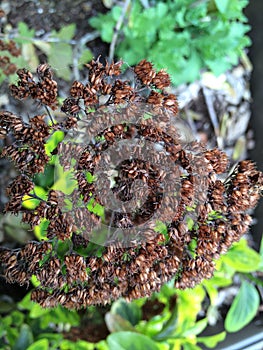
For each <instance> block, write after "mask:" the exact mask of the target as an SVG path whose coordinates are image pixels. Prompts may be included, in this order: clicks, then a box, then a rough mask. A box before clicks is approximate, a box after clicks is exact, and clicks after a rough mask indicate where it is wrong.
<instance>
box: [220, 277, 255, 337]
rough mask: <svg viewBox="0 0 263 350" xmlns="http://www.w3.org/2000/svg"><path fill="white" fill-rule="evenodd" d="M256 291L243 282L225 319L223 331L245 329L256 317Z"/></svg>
mask: <svg viewBox="0 0 263 350" xmlns="http://www.w3.org/2000/svg"><path fill="white" fill-rule="evenodd" d="M259 301H260V298H259V294H258V291H257V289H256V288H255V287H254V286H253V285H252V284H250V283H248V282H247V281H243V282H242V285H241V288H240V290H239V292H238V294H237V295H236V297H235V299H234V301H233V303H232V305H231V307H230V309H229V311H228V313H227V316H226V319H225V329H226V330H227V331H228V332H237V331H239V330H240V329H242V328H243V327H245V326H246V325H247V324H248V323H249V322H250V321H252V320H253V318H254V317H255V316H256V313H257V311H258V307H259Z"/></svg>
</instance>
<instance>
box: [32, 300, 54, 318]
mask: <svg viewBox="0 0 263 350" xmlns="http://www.w3.org/2000/svg"><path fill="white" fill-rule="evenodd" d="M49 312H50V311H49V309H44V308H43V307H41V306H40V305H39V304H36V303H32V307H31V310H30V313H29V317H30V318H38V317H42V316H43V315H45V314H48V313H49Z"/></svg>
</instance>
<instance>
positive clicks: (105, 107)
mask: <svg viewBox="0 0 263 350" xmlns="http://www.w3.org/2000/svg"><path fill="white" fill-rule="evenodd" d="M8 45H9V46H8V47H6V44H5V43H3V42H2V41H0V48H1V47H2V49H3V48H4V49H8V50H9V51H12V52H13V54H14V55H15V54H16V51H15V45H14V44H12V43H11V42H10V43H9V44H8ZM1 62H2V63H1V64H2V65H3V64H8V61H7V60H6V63H5V60H3V58H2V61H1ZM121 67H122V62H117V63H114V62H113V63H110V64H109V63H107V62H106V64H103V63H101V62H100V60H99V58H98V59H97V60H93V61H91V62H90V63H89V64H87V65H86V68H87V69H88V73H87V77H86V78H87V79H86V83H85V84H84V83H83V82H80V81H74V82H73V84H72V86H71V87H70V96H68V97H67V98H65V100H64V102H63V104H62V107H61V110H60V111H57V112H58V114H59V115H61V114H63V113H64V114H63V117H62V118H60V119H59V120H58V121H57V120H56V118H55V116H53V114H52V113H53V112H52V110H56V109H57V108H58V103H57V96H58V90H57V83H56V81H55V80H54V78H53V73H52V70H51V67H50V66H49V65H48V64H42V65H40V66H39V67H38V69H37V72H36V75H34V74H32V73H31V72H29V71H28V70H26V69H19V70H18V71H17V75H18V78H19V79H18V82H17V84H16V85H14V84H13V85H11V86H10V90H11V93H12V94H13V96H14V97H15V98H17V99H26V98H32V99H33V100H36V101H37V102H38V103H39V104H38V106H39V107H41V106H45V107H46V109H47V110H49V113H47V114H43V113H42V112H39V113H37V112H36V115H35V116H33V117H31V118H29V122H25V121H24V119H23V118H22V117H20V116H17V115H15V114H13V113H11V112H8V111H2V112H0V137H1V138H2V139H5V138H6V137H7V136H8V135H10V136H11V137H12V140H13V143H12V144H11V145H9V146H6V147H4V148H3V152H2V156H4V157H9V158H10V159H11V160H12V161H13V162H14V164H15V165H16V167H17V168H18V170H19V172H20V175H19V176H17V178H16V179H15V180H13V182H12V183H11V184H10V185H9V186H8V187H7V194H8V196H9V198H10V199H9V202H8V203H7V204H6V207H5V211H6V212H11V213H14V214H18V213H22V221H23V222H26V223H28V224H29V225H30V227H31V229H34V228H35V227H36V226H37V225H39V224H40V223H43V222H44V223H45V224H46V229H45V233H44V234H45V237H44V238H45V240H43V241H41V242H37V241H32V242H28V243H26V245H25V246H24V247H22V248H20V249H16V250H12V249H7V248H4V247H3V248H1V249H0V258H1V264H2V270H3V271H4V275H5V277H6V279H7V280H8V281H9V282H18V283H20V284H28V283H29V281H30V279H31V277H32V276H33V275H35V276H36V277H37V279H38V280H39V282H40V285H39V287H38V288H36V289H35V290H33V292H32V294H31V298H32V300H34V301H36V302H38V303H40V305H41V306H43V307H54V306H56V305H58V304H60V305H63V306H65V307H67V308H76V309H78V308H82V307H87V306H89V305H94V304H103V305H104V304H107V303H110V302H111V301H112V300H114V299H117V298H119V297H123V298H125V299H126V300H132V299H134V298H140V297H143V296H150V295H151V294H152V293H153V292H154V291H158V290H160V288H161V286H162V284H163V283H165V282H167V281H169V280H171V279H172V278H173V277H175V287H176V288H189V287H190V288H193V287H194V286H195V285H196V284H198V283H200V282H201V281H202V280H203V279H205V278H210V277H211V276H212V275H213V271H214V268H215V263H214V260H215V259H218V258H219V257H220V255H221V254H223V253H225V252H226V251H227V250H228V248H229V247H230V246H231V244H232V243H233V242H236V241H238V240H239V239H240V237H241V236H242V235H243V234H244V233H245V232H246V231H247V230H248V228H249V225H250V223H251V217H250V215H249V214H248V213H247V211H248V210H250V209H251V208H254V207H255V206H256V204H257V202H258V200H259V197H260V193H261V191H262V187H263V175H262V173H261V172H260V171H258V170H257V169H256V167H255V164H253V162H251V161H249V160H246V161H241V162H239V163H238V164H237V165H236V167H235V169H234V171H233V172H232V174H231V175H230V176H229V177H228V178H226V180H222V178H223V177H222V176H221V174H224V173H226V172H227V167H228V159H227V156H226V154H225V153H224V152H222V151H221V150H219V149H217V148H215V149H212V150H208V149H206V148H205V146H204V145H201V144H199V143H198V142H192V143H189V144H186V143H185V142H182V141H181V139H180V130H177V126H176V118H178V117H177V112H178V103H177V98H176V96H175V95H173V94H169V93H168V92H167V90H165V89H166V88H167V87H169V84H170V77H169V75H168V74H167V73H166V72H165V71H164V70H160V71H159V72H156V70H155V69H154V66H153V64H152V63H150V62H148V61H146V60H142V61H141V62H140V63H139V64H138V65H137V66H135V67H134V68H129V75H127V76H126V75H125V73H122V72H121ZM127 77H129V78H127ZM142 104H144V105H146V106H147V108H148V111H149V114H150V116H152V118H143V117H144V116H143V115H141V113H142V109H141V106H142ZM134 116H136V117H138V118H137V119H138V120H140V122H138V123H136V122H135V121H134V119H132V118H133V117H134ZM154 117H156V118H158V122H155V120H154ZM131 119H132V120H133V122H127V121H129V120H131ZM172 120H173V121H175V122H174V123H170V122H171V121H172ZM110 122H112V123H113V124H109V123H110ZM169 123H170V124H169ZM167 125H170V126H169V128H168V127H167ZM78 128H79V129H80V130H81V135H85V136H87V137H88V138H89V139H90V140H91V142H89V143H88V144H85V143H84V141H85V138H83V140H84V141H83V142H79V143H77V142H74V137H73V138H72V140H69V141H68V142H66V143H63V142H58V144H57V145H55V146H54V149H52V152H51V153H50V152H47V149H46V148H47V147H46V145H47V143H48V140H49V138H50V137H52V136H53V135H54V133H55V132H56V131H59V130H60V131H63V132H64V133H65V135H68V134H70V133H71V132H72V135H73V136H74V132H76V131H78ZM170 133H171V134H172V136H171V135H170ZM94 135H97V136H96V138H94V137H93V138H92V136H94ZM134 140H135V141H137V140H140V141H147V142H146V144H147V143H151V144H153V145H154V147H152V149H151V148H149V149H147V148H143V147H144V146H143V145H142V146H141V148H140V147H137V148H136V147H135V155H134V157H133V158H132V159H129V158H128V159H127V160H125V161H122V162H121V163H120V164H119V165H118V169H117V175H114V176H112V178H109V177H108V176H107V174H105V173H103V172H101V173H100V176H99V178H98V179H96V178H95V180H92V181H91V180H90V177H91V176H95V175H96V172H95V171H96V169H97V168H98V167H101V168H102V169H108V168H109V169H111V165H112V164H111V159H110V157H107V152H108V151H110V150H111V148H112V147H115V148H116V150H117V151H116V154H115V156H116V157H117V158H120V159H121V156H122V154H128V151H129V149H128V146H127V143H125V142H126V141H129V142H134ZM119 142H122V147H121V148H118V147H117V146H118V143H119ZM141 143H142V144H143V142H141ZM160 150H161V151H160ZM118 152H119V153H118ZM143 152H144V153H146V154H147V156H148V158H147V159H148V160H147V159H146V160H145V159H141V157H140V156H141V154H142V153H143ZM105 154H106V156H105ZM163 154H165V155H166V156H167V157H168V158H169V163H170V164H172V165H173V166H174V167H173V171H171V170H169V169H168V167H167V168H164V169H159V168H158V166H157V165H158V164H160V163H161V162H162V155H163ZM53 156H56V157H57V159H58V160H59V162H60V163H59V164H60V166H61V167H62V168H63V169H64V171H65V172H69V171H71V172H72V176H73V177H74V180H75V188H74V189H73V190H72V191H71V193H70V195H67V194H66V193H63V192H61V191H58V190H56V189H52V187H51V188H50V189H48V190H47V194H46V195H43V196H42V197H41V198H40V197H38V196H37V195H36V193H35V191H34V190H35V188H34V187H35V183H34V179H35V175H36V174H41V173H43V172H44V171H45V169H46V168H47V166H48V165H50V161H51V159H52V157H53ZM151 160H154V164H152V163H151ZM156 164H157V165H156ZM218 174H219V175H220V176H221V177H219V176H218ZM136 181H137V183H136ZM165 181H166V184H168V187H165V186H164V185H163V182H164V183H165ZM138 182H139V184H138ZM98 184H99V185H100V186H101V187H100V191H96V185H98ZM144 186H146V187H147V189H148V193H147V196H146V198H145V197H144V193H145V189H144V188H145V187H144ZM110 188H112V192H113V193H114V195H115V196H116V198H118V200H119V201H120V202H122V203H126V202H129V201H132V200H134V203H135V204H134V206H135V209H134V210H133V209H129V210H128V209H127V210H126V209H125V208H124V206H123V208H122V207H121V208H119V209H121V210H117V211H115V212H114V211H110V210H106V209H107V208H105V212H104V215H99V213H98V211H96V208H97V207H100V206H105V203H104V199H105V198H106V197H107V192H108V191H109V189H110ZM204 188H205V189H206V190H203V189H204ZM169 191H170V192H171V194H170V195H166V192H168V193H169ZM26 196H27V197H29V199H30V198H31V199H34V200H36V205H35V207H34V209H29V208H27V207H26V206H25V205H24V201H25V198H26ZM27 199H28V198H27ZM69 199H70V204H71V205H70V204H69ZM136 203H142V204H141V206H140V207H136ZM156 212H158V215H159V217H158V219H159V221H161V222H162V223H164V224H165V225H166V232H165V233H164V232H162V233H160V232H156V229H155V225H154V224H155V222H154V220H153V219H152V218H153V217H154V214H155V213H156ZM193 213H194V216H193ZM189 219H190V221H189ZM102 222H103V223H104V225H108V226H109V227H115V228H116V229H128V230H129V229H133V228H135V229H136V227H137V226H139V225H142V224H144V226H143V230H141V231H142V237H143V239H142V240H141V241H136V245H133V246H124V245H122V244H121V243H122V242H121V241H118V240H115V241H113V242H112V243H111V241H109V242H107V244H106V245H105V246H104V247H101V246H99V245H97V246H96V244H95V245H94V242H93V243H92V239H91V237H92V234H93V232H94V231H95V229H97V228H98V227H100V225H101V224H102ZM189 222H190V223H191V222H192V223H193V224H189ZM146 224H148V226H147V225H146ZM93 238H94V237H93ZM95 238H96V236H95ZM125 238H126V237H125ZM128 238H129V237H128ZM135 238H136V237H135ZM90 240H91V241H90ZM193 243H194V244H193ZM59 244H62V245H63V244H64V246H65V247H66V252H64V253H63V254H61V253H60V252H59V250H58V246H59ZM94 247H95V248H96V249H95V248H94ZM193 247H194V248H193ZM83 252H84V253H83Z"/></svg>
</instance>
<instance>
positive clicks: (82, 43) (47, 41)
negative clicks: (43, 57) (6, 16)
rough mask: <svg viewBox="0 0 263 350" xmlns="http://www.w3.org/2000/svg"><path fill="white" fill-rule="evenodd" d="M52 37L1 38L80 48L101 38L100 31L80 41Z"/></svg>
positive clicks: (5, 35)
mask: <svg viewBox="0 0 263 350" xmlns="http://www.w3.org/2000/svg"><path fill="white" fill-rule="evenodd" d="M49 35H50V33H48V34H47V36H45V37H42V38H28V37H24V36H21V35H17V34H16V33H14V34H2V33H0V38H2V39H16V38H19V39H22V40H23V39H25V41H31V42H32V43H33V44H34V42H39V41H43V42H45V43H65V44H70V45H78V44H79V45H80V46H84V45H85V44H86V43H87V42H89V41H92V40H94V39H96V38H98V37H99V36H100V33H99V32H98V31H94V32H91V33H87V34H85V35H84V36H83V37H82V38H80V39H79V40H74V39H71V40H63V39H60V38H49V37H48V36H49Z"/></svg>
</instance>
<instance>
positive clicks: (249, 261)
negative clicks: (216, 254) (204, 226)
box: [222, 239, 261, 272]
mask: <svg viewBox="0 0 263 350" xmlns="http://www.w3.org/2000/svg"><path fill="white" fill-rule="evenodd" d="M222 259H223V261H224V263H225V264H227V265H229V266H230V267H232V268H234V269H235V270H236V271H238V272H252V271H257V270H258V268H259V266H260V262H261V259H260V255H259V254H258V253H257V252H256V251H255V250H253V249H251V248H249V247H248V246H247V241H246V240H245V239H242V240H240V241H239V242H238V243H236V244H233V246H232V248H231V249H230V250H229V251H228V253H227V254H226V255H224V256H223V257H222Z"/></svg>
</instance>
